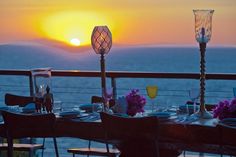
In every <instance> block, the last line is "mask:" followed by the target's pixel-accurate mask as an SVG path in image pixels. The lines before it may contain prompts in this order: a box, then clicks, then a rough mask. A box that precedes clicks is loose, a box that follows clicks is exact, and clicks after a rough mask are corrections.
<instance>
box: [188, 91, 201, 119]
mask: <svg viewBox="0 0 236 157" xmlns="http://www.w3.org/2000/svg"><path fill="white" fill-rule="evenodd" d="M199 96H200V89H199V88H192V89H190V90H189V97H190V99H191V101H192V102H193V113H195V112H196V108H197V106H196V102H197V99H198V98H199ZM187 112H188V114H190V112H189V106H188V104H187Z"/></svg>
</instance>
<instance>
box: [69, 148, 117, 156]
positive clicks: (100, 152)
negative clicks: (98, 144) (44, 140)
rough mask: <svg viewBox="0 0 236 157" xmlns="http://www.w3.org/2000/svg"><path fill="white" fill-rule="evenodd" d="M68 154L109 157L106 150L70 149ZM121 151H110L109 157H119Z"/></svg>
mask: <svg viewBox="0 0 236 157" xmlns="http://www.w3.org/2000/svg"><path fill="white" fill-rule="evenodd" d="M67 152H68V153H73V154H81V155H96V156H107V149H106V148H90V149H89V148H70V149H68V150H67ZM119 154H120V151H119V150H118V149H115V148H110V149H109V156H114V157H115V156H117V155H119Z"/></svg>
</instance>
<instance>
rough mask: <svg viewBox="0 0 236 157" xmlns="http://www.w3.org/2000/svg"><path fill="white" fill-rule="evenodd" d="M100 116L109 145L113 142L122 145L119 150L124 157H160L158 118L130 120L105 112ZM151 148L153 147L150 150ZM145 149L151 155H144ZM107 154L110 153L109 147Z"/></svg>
mask: <svg viewBox="0 0 236 157" xmlns="http://www.w3.org/2000/svg"><path fill="white" fill-rule="evenodd" d="M100 116H101V120H102V124H103V127H104V129H105V132H106V140H107V143H109V142H112V143H117V144H118V145H119V144H120V147H119V148H120V149H121V155H122V156H125V157H126V156H127V157H128V156H135V157H140V156H149V157H152V156H155V157H159V145H158V124H159V121H158V119H157V117H137V118H129V117H120V116H115V115H111V114H107V113H104V112H102V113H101V114H100ZM143 143H145V144H143ZM146 143H147V144H146ZM149 144H150V145H149ZM126 146H129V147H126ZM149 146H151V147H150V149H149ZM144 147H145V148H144ZM143 148H144V149H146V148H147V149H148V150H150V151H149V153H150V154H142V149H143ZM107 152H110V150H109V148H108V147H107Z"/></svg>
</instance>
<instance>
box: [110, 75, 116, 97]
mask: <svg viewBox="0 0 236 157" xmlns="http://www.w3.org/2000/svg"><path fill="white" fill-rule="evenodd" d="M111 86H112V88H113V98H114V99H115V100H116V99H117V90H116V78H114V77H111Z"/></svg>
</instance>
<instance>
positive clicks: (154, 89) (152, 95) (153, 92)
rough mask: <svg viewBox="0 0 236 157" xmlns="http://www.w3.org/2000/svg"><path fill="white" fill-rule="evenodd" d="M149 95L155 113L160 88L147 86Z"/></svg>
mask: <svg viewBox="0 0 236 157" xmlns="http://www.w3.org/2000/svg"><path fill="white" fill-rule="evenodd" d="M146 91H147V95H148V96H149V98H150V99H151V101H152V112H153V111H154V99H155V98H156V96H157V91H158V87H157V86H147V87H146Z"/></svg>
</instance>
